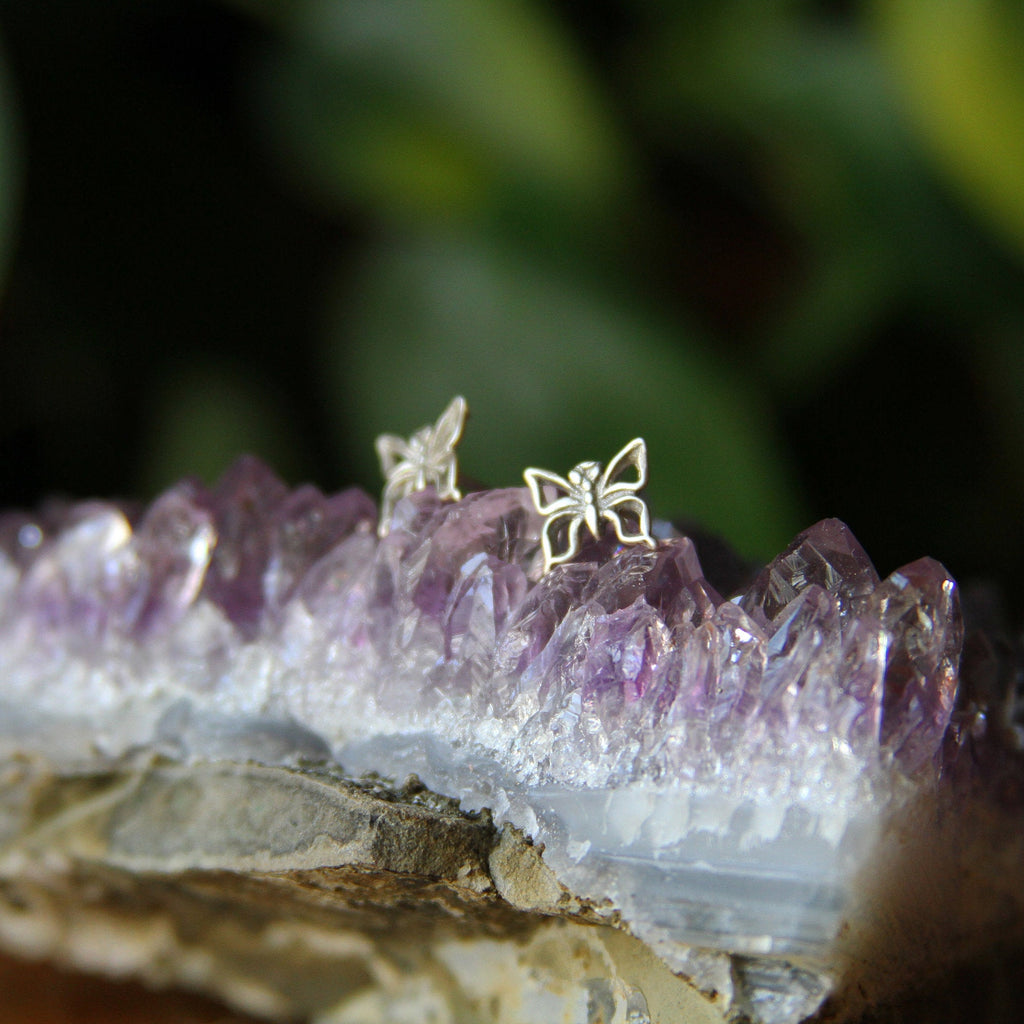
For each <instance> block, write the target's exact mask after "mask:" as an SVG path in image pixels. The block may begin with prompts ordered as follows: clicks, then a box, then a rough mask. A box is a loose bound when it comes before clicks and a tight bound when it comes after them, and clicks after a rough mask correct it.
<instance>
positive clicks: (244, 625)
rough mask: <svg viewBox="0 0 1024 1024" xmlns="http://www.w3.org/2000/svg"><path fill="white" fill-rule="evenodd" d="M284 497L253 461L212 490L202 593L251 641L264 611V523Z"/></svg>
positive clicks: (236, 468) (266, 546)
mask: <svg viewBox="0 0 1024 1024" xmlns="http://www.w3.org/2000/svg"><path fill="white" fill-rule="evenodd" d="M287 495H288V488H287V487H285V485H284V484H283V483H282V482H281V481H280V480H279V479H278V478H277V477H276V476H275V475H274V474H273V473H272V472H271V471H270V470H269V469H268V468H267V467H266V466H265V465H264V464H263V463H262V462H261V461H260V460H259V459H256V458H253V457H252V456H243V457H242V458H240V459H239V460H238V461H237V462H235V463H234V464H233V465H232V466H231V467H230V468H229V469H228V470H227V472H225V473H224V475H223V476H222V477H221V478H220V480H219V481H218V482H217V485H216V487H215V488H214V490H213V512H214V520H215V523H216V527H217V546H216V548H215V549H214V552H213V560H212V562H211V563H210V568H209V571H208V572H207V574H206V586H205V588H204V591H203V592H204V595H205V596H206V597H208V598H209V599H210V600H211V601H213V602H214V603H215V604H218V605H219V606H220V607H221V608H222V609H223V611H224V614H225V615H226V616H227V617H228V619H230V620H231V621H232V622H233V623H234V624H235V625H236V626H237V627H238V629H239V630H240V631H241V632H242V634H243V635H244V636H246V637H250V638H251V637H253V636H255V634H256V632H257V629H258V625H259V620H260V616H261V615H262V612H263V574H264V572H265V571H266V568H267V563H268V561H269V558H270V535H269V533H268V531H267V522H268V521H269V519H270V517H271V515H272V513H273V512H274V510H275V509H276V507H277V506H278V505H279V504H280V503H281V502H282V501H284V499H285V498H286V497H287Z"/></svg>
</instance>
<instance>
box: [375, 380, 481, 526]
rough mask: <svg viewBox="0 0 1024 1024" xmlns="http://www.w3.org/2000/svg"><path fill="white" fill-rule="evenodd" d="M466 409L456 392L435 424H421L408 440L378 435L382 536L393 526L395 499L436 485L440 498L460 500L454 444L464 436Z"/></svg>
mask: <svg viewBox="0 0 1024 1024" xmlns="http://www.w3.org/2000/svg"><path fill="white" fill-rule="evenodd" d="M467 412H468V406H467V405H466V400H465V399H464V398H463V397H462V396H461V395H456V396H455V398H453V399H452V400H451V402H450V403H449V404H448V408H447V409H445V411H444V412H443V413H441V415H440V416H439V417H438V420H437V422H436V423H435V424H434V425H433V426H427V427H421V428H420V429H419V430H417V431H416V432H415V433H414V434H413V435H412V437H410V438H409V439H408V440H406V439H405V438H402V437H397V436H395V435H394V434H381V435H380V437H378V438H377V441H376V448H377V455H378V457H379V458H380V468H381V472H382V473H383V474H384V480H385V484H384V495H383V497H382V499H381V507H380V523H379V525H378V527H377V530H378V533H379V534H380V536H381V537H386V536H387V534H388V531H389V530H390V529H391V517H392V514H393V513H394V509H395V503H396V502H397V501H398V500H399V499H401V498H404V497H406V496H407V495H409V494H413V493H415V492H416V491H422V490H423V489H424V488H426V487H433V488H434V489H435V490H436V491H437V494H438V496H439V497H441V498H445V499H450V500H452V501H458V500H459V498H461V497H462V493H461V492H460V491H459V488H458V486H457V478H458V471H457V468H456V463H455V446H456V445H457V444H458V442H459V438H460V437H461V436H462V428H463V426H464V425H465V422H466V414H467Z"/></svg>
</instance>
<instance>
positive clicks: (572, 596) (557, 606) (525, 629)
mask: <svg viewBox="0 0 1024 1024" xmlns="http://www.w3.org/2000/svg"><path fill="white" fill-rule="evenodd" d="M593 572H594V566H593V565H589V564H586V563H583V564H578V563H577V564H569V565H560V566H557V567H556V568H555V570H554V571H553V572H550V573H548V574H547V575H546V576H544V577H543V578H542V579H541V580H540V582H539V583H537V584H536V585H535V586H534V587H533V589H532V590H530V591H529V592H528V593H527V594H526V596H525V598H524V599H523V601H522V602H521V603H520V604H519V607H518V608H516V609H515V612H514V613H513V615H512V616H511V617H510V619H509V622H508V624H507V625H506V628H505V631H504V633H503V634H502V636H501V638H500V640H499V641H498V645H497V648H496V651H495V671H496V673H497V674H498V675H499V676H511V677H513V678H514V677H517V676H519V675H520V674H521V673H522V672H524V671H525V670H526V669H527V668H528V667H529V666H530V665H531V664H533V663H534V662H535V661H536V660H537V659H538V658H539V657H540V655H541V652H542V651H543V650H544V649H545V648H546V647H547V645H548V642H549V641H550V640H551V637H552V636H553V634H554V632H555V630H556V629H557V628H558V626H559V624H560V623H561V622H562V620H563V619H564V618H565V616H566V615H567V614H568V612H569V609H570V608H572V607H573V606H575V605H576V604H578V603H579V600H580V595H581V594H582V593H583V589H584V587H585V586H586V585H587V583H588V582H589V581H590V578H591V576H592V575H593Z"/></svg>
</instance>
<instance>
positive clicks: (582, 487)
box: [523, 437, 655, 572]
mask: <svg viewBox="0 0 1024 1024" xmlns="http://www.w3.org/2000/svg"><path fill="white" fill-rule="evenodd" d="M630 466H632V467H633V468H634V469H636V471H637V479H636V480H635V481H633V482H632V483H615V482H613V481H615V480H616V479H617V478H618V477H619V476H621V474H622V473H623V471H624V470H626V469H627V468H629V467H630ZM523 476H524V477H525V479H526V485H527V487H529V488H530V494H531V496H532V497H533V504H534V506H535V507H536V509H537V511H538V512H539V513H540V514H541V515H542V516H543V517H544V527H543V529H542V530H541V535H540V543H541V547H542V549H543V551H544V572H548V571H549V570H550V569H551V567H552V566H555V565H560V564H561V563H562V562H568V561H569V559H571V558H574V557H575V556H576V555H577V554H579V550H580V527H582V526H586V527H587V529H588V530H589V531H590V535H591V536H592V537H594V538H595V539H597V538H598V536H599V532H598V531H599V528H600V526H601V522H602V520H607V521H608V522H610V523H611V524H612V526H614V527H615V535H616V536H617V537H618V538H619V540H620V541H622V543H623V544H646V545H647V546H648V547H652V548H653V547H654V546H655V545H654V538H653V537H652V536H651V535H650V526H651V520H650V514H649V513H648V511H647V506H646V505H645V504H644V502H643V500H642V499H641V498H638V497H637V491H639V490H640V488H642V487H643V486H644V484H646V483H647V445H646V443H645V442H644V440H643V438H641V437H638V438H636V439H635V440H633V441H630V442H629V444H627V445H626V447H625V448H623V449H622V451H620V452H619V453H618V454H617V455H616V456H615V457H614V458H613V459H612V460H611V462H609V463H608V468H607V469H605V470H604V472H603V473H602V472H601V464H600V463H599V462H581V463H579V465H577V466H574V467H573V468H572V469H571V470H569V475H568V477H560V476H558V475H557V474H556V473H549V472H548V471H547V470H546V469H527V470H525V471H524V473H523ZM545 484H546V485H548V486H551V487H554V488H556V489H557V490H559V491H563V492H564V497H560V498H556V499H555V500H554V501H550V502H548V501H545V500H544V494H543V490H542V488H543V487H544V485H545ZM623 512H628V513H630V514H631V515H632V517H633V518H635V519H636V521H637V532H636V533H626V532H625V531H624V530H623V523H622V516H621V513H623ZM562 526H565V527H566V530H565V536H566V546H565V549H564V550H563V551H561V552H559V553H558V554H557V555H556V554H555V553H554V551H553V548H552V535H553V534H555V532H556V531H558V530H559V529H560V527H562Z"/></svg>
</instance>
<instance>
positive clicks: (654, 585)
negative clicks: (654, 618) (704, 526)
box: [645, 537, 722, 626]
mask: <svg viewBox="0 0 1024 1024" xmlns="http://www.w3.org/2000/svg"><path fill="white" fill-rule="evenodd" d="M645 597H646V598H647V603H648V604H649V605H650V606H651V607H652V608H654V609H656V610H657V611H658V613H659V614H660V615H661V617H662V619H663V620H664V621H665V622H666V623H667V624H668V625H670V626H671V625H675V624H676V623H679V622H685V623H689V624H691V625H693V626H699V625H700V624H701V623H702V622H704V621H705V620H706V619H708V618H709V617H710V616H711V615H713V614H714V611H715V609H716V608H717V607H718V606H719V605H720V604H721V603H722V597H721V595H720V594H719V593H718V592H717V591H716V590H715V588H714V587H712V586H711V584H710V583H708V581H707V580H706V579H705V578H704V571H703V569H702V568H701V565H700V561H699V560H698V558H697V549H696V548H695V547H694V545H693V541H691V540H690V539H689V538H688V537H680V538H679V539H678V540H673V541H669V542H668V543H667V544H662V545H661V547H660V549H659V550H658V552H657V559H656V560H655V563H654V565H653V567H652V569H651V571H650V574H649V575H648V577H647V580H646V589H645Z"/></svg>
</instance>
